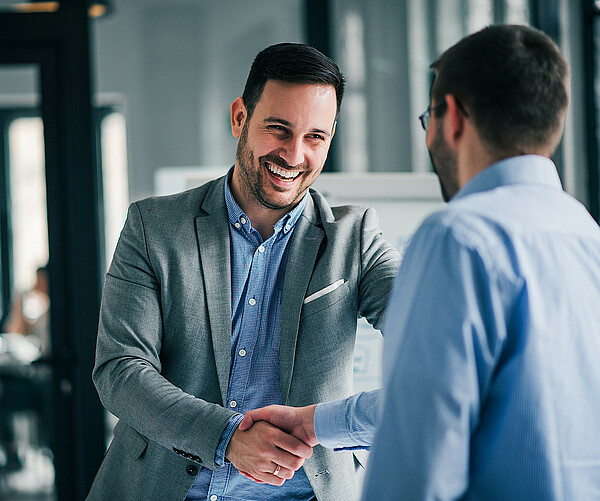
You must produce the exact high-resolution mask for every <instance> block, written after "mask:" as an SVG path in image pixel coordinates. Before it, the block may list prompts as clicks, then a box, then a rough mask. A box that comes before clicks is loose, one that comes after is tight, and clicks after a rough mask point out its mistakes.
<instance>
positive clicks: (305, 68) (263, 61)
mask: <svg viewBox="0 0 600 501" xmlns="http://www.w3.org/2000/svg"><path fill="white" fill-rule="evenodd" d="M267 80H280V81H283V82H291V83H314V84H325V85H332V86H333V87H334V88H335V95H336V100H337V114H339V112H340V107H341V106H342V97H343V96H344V76H343V75H342V73H341V72H340V69H339V68H338V66H337V64H335V62H334V61H333V60H332V59H330V58H329V57H327V56H326V55H325V54H323V53H321V52H320V51H318V50H317V49H315V48H314V47H310V46H309V45H304V44H300V43H279V44H275V45H271V46H270V47H267V48H266V49H263V50H262V51H261V52H259V53H258V55H257V56H256V58H255V59H254V62H253V63H252V67H251V68H250V73H249V74H248V79H247V80H246V86H245V88H244V93H243V94H242V99H243V100H244V105H245V106H246V110H247V111H248V116H249V117H250V116H252V113H253V112H254V108H255V107H256V103H258V101H259V100H260V97H261V96H262V92H263V89H264V88H265V85H266V83H267Z"/></svg>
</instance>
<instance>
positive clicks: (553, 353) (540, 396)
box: [365, 156, 600, 501]
mask: <svg viewBox="0 0 600 501" xmlns="http://www.w3.org/2000/svg"><path fill="white" fill-rule="evenodd" d="M417 284H418V285H417ZM398 304H403V305H404V309H403V311H400V310H399V309H396V308H395V307H394V306H397V305H398ZM598 305H600V229H599V228H598V226H597V224H596V223H595V222H594V221H593V219H592V218H591V217H590V216H589V215H588V214H587V212H586V211H585V209H584V208H583V207H582V206H581V204H579V203H578V202H577V201H575V200H574V199H573V198H572V197H570V196H569V195H567V194H565V193H564V192H563V191H562V190H561V188H560V183H559V181H558V176H557V175H556V171H555V169H554V166H553V164H552V163H551V162H550V161H549V160H548V159H543V158H542V157H535V156H533V157H518V158H516V159H515V158H513V159H510V160H507V161H504V162H500V163H498V164H495V165H493V166H491V167H489V168H488V169H486V170H485V171H484V172H482V173H480V174H479V175H478V176H476V177H475V178H473V179H472V180H471V182H470V183H469V184H467V185H466V186H465V188H464V189H463V190H461V191H460V192H459V193H458V194H457V196H456V197H455V198H454V199H453V200H452V201H451V202H450V203H449V204H448V206H447V207H446V208H445V209H443V210H442V211H440V212H438V213H436V214H434V215H433V216H431V217H430V218H428V219H427V220H426V221H425V223H424V224H423V225H422V227H421V228H420V229H419V230H418V231H417V233H416V234H415V236H414V237H413V240H412V242H411V244H410V246H409V248H408V250H407V252H406V255H405V258H404V262H403V264H402V267H401V269H400V273H399V276H398V279H397V281H396V286H395V288H394V293H393V295H392V298H391V303H390V306H389V307H388V311H390V312H391V313H390V315H389V318H388V321H387V324H386V326H385V328H384V332H386V343H387V344H386V350H385V353H384V372H385V378H386V389H387V391H386V393H385V407H384V411H383V415H384V420H383V422H382V425H381V427H380V429H379V430H378V433H377V437H376V442H375V446H374V452H373V455H372V456H371V459H370V471H369V472H368V475H372V474H373V472H375V471H379V474H381V473H382V470H383V472H384V473H385V471H386V470H389V469H391V468H392V467H393V475H392V472H391V471H388V473H389V474H390V475H389V476H390V478H391V480H390V482H389V484H388V485H385V486H383V485H377V483H376V482H373V481H372V482H368V488H367V490H366V491H365V494H366V499H369V500H370V499H379V500H380V499H411V500H412V499H457V498H460V499H473V500H475V499H477V500H486V501H492V500H495V499H498V500H501V499H536V500H537V499H553V500H554V499H556V500H570V499H578V500H580V499H597V498H598V495H599V494H600V447H599V445H600V421H599V420H598V419H597V418H596V416H598V415H599V414H600V364H598V360H600V331H599V326H600V308H599V306H598ZM391 458H394V461H392V460H391ZM397 458H399V461H396V459H397Z"/></svg>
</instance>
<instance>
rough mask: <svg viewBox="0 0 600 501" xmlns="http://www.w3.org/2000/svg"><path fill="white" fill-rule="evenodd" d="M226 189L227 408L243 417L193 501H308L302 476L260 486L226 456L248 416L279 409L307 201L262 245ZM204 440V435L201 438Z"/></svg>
mask: <svg viewBox="0 0 600 501" xmlns="http://www.w3.org/2000/svg"><path fill="white" fill-rule="evenodd" d="M231 173H232V170H230V172H229V175H228V182H226V183H225V203H226V206H227V213H228V216H229V230H230V231H229V234H230V237H231V270H232V277H231V295H232V298H231V299H232V301H231V304H232V315H231V316H232V339H231V375H230V378H229V388H228V391H227V405H228V406H229V408H230V409H232V410H235V411H237V412H240V413H241V414H240V415H236V416H235V417H233V418H232V419H231V421H230V422H229V424H228V426H227V428H226V429H225V431H224V432H223V435H222V437H221V441H220V443H219V447H218V448H217V454H216V458H215V461H216V463H217V464H219V465H221V468H219V469H218V470H217V471H216V472H215V473H213V472H212V471H211V470H209V469H208V468H202V469H201V470H200V472H199V473H198V475H197V476H196V480H195V481H194V485H193V486H192V488H191V489H190V491H189V493H188V496H187V498H186V499H187V500H188V501H191V500H209V501H267V500H269V501H288V500H290V501H293V500H297V501H306V500H309V499H311V498H312V497H313V496H314V494H313V490H312V487H311V485H310V483H309V481H308V477H307V476H306V474H305V473H304V469H303V468H301V469H300V470H298V471H297V472H296V473H295V475H294V477H293V478H292V479H290V480H287V481H286V482H285V483H284V484H283V485H282V486H281V487H277V486H273V485H268V484H259V483H256V482H254V481H252V480H249V479H247V478H246V477H244V476H243V475H241V474H240V473H239V472H238V470H237V469H236V468H235V467H234V466H233V465H232V464H231V463H229V462H226V461H225V450H226V448H227V444H228V443H229V440H230V438H231V436H232V435H233V432H234V431H235V429H236V428H237V426H238V424H239V422H240V421H241V419H242V417H243V413H244V412H246V411H248V410H251V409H256V408H259V407H264V406H266V405H271V404H281V388H280V382H279V334H280V320H281V295H282V291H283V282H284V278H285V269H286V263H287V254H288V243H289V241H290V238H291V236H292V234H293V230H294V227H295V225H296V222H297V221H298V218H299V217H300V216H301V215H302V212H303V211H304V207H305V205H306V197H304V198H303V199H302V200H301V202H300V203H299V204H298V205H297V206H296V207H295V208H294V209H293V210H292V211H290V212H289V213H288V214H286V215H285V216H284V217H283V218H281V219H280V220H279V221H278V222H277V223H276V224H275V228H274V232H273V234H272V235H271V236H270V237H269V238H268V239H267V240H264V241H263V239H262V237H261V235H260V233H259V232H258V231H257V230H256V229H254V228H253V227H252V225H251V222H250V219H249V218H248V216H247V215H246V214H245V213H244V212H243V211H242V209H241V208H240V206H239V205H238V204H237V202H236V201H235V199H234V198H233V195H232V193H231V190H230V188H229V180H230V179H231ZM199 433H201V430H199Z"/></svg>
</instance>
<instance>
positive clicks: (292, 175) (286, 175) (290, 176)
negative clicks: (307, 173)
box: [265, 162, 300, 181]
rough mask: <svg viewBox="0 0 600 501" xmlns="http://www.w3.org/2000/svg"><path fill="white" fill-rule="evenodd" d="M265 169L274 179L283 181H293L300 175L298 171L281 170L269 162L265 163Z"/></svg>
mask: <svg viewBox="0 0 600 501" xmlns="http://www.w3.org/2000/svg"><path fill="white" fill-rule="evenodd" d="M265 163H266V166H267V169H269V172H271V174H274V175H275V176H276V177H278V178H280V179H283V180H284V181H293V180H294V179H296V178H297V177H298V176H299V175H300V171H290V170H285V169H282V168H281V167H277V166H276V165H273V164H272V163H270V162H265Z"/></svg>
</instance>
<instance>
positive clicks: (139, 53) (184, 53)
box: [93, 0, 304, 200]
mask: <svg viewBox="0 0 600 501" xmlns="http://www.w3.org/2000/svg"><path fill="white" fill-rule="evenodd" d="M114 4H115V11H114V13H113V14H112V15H111V16H109V17H107V18H106V19H100V20H97V21H96V22H95V25H94V29H93V44H94V54H95V59H96V66H95V74H96V89H97V91H98V93H99V99H98V100H99V102H101V103H103V104H114V103H115V102H116V103H120V104H122V106H123V109H124V111H125V114H126V119H127V131H128V143H129V144H128V156H129V158H128V161H129V190H130V199H131V200H135V199H139V198H141V197H144V196H147V195H150V194H151V193H152V192H153V186H152V181H153V176H154V172H155V170H156V169H158V168H159V167H165V166H167V167H168V166H186V165H215V164H218V165H222V164H232V163H233V160H234V155H235V144H236V143H235V141H234V139H233V138H232V136H231V132H230V129H229V105H230V104H231V102H232V101H233V100H234V99H235V98H236V97H237V96H239V95H240V94H241V93H242V91H243V86H244V83H245V81H246V76H247V74H248V70H249V69H250V65H251V63H252V61H253V59H254V56H255V55H256V53H258V52H259V51H260V50H261V49H263V48H265V47H267V46H268V45H271V44H273V43H277V42H282V41H292V42H301V41H303V32H304V31H303V27H304V20H303V18H302V5H303V4H302V2H301V0H278V1H276V2H269V3H268V8H266V7H265V6H266V3H265V2H264V1H261V0H223V1H199V0H114Z"/></svg>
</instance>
